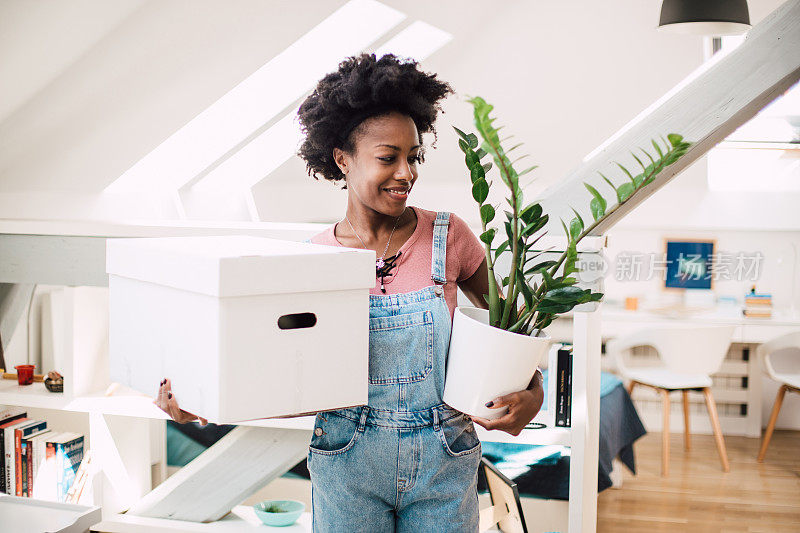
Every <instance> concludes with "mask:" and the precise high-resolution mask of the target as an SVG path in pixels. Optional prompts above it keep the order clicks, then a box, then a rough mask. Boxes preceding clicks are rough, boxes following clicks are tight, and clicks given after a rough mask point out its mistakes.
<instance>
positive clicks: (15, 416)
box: [0, 408, 28, 494]
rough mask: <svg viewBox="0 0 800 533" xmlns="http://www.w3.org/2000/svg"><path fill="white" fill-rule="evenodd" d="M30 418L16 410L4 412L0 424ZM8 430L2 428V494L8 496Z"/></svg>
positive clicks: (0, 447)
mask: <svg viewBox="0 0 800 533" xmlns="http://www.w3.org/2000/svg"><path fill="white" fill-rule="evenodd" d="M26 416H28V413H26V412H25V411H24V410H22V409H19V408H14V409H10V410H6V411H3V414H2V415H0V424H3V425H6V424H9V423H11V422H13V421H15V420H19V419H20V418H24V417H26ZM5 432H6V429H5V428H3V427H0V493H4V494H8V487H7V485H6V439H5Z"/></svg>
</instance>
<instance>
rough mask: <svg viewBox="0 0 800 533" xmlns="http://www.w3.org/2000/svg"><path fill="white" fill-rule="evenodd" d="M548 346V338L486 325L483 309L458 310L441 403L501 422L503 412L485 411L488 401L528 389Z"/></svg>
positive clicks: (504, 411)
mask: <svg viewBox="0 0 800 533" xmlns="http://www.w3.org/2000/svg"><path fill="white" fill-rule="evenodd" d="M550 343H551V339H550V337H549V336H547V335H544V336H539V337H530V336H528V335H520V334H518V333H510V332H508V331H505V330H502V329H498V328H495V327H492V326H490V325H489V311H488V310H486V309H478V308H477V307H457V308H456V310H455V314H454V316H453V333H452V336H451V338H450V353H449V355H448V360H447V377H446V380H445V387H444V398H443V399H444V402H445V403H446V404H447V405H449V406H450V407H452V408H454V409H458V410H459V411H461V412H462V413H466V414H468V415H474V416H480V417H483V418H488V419H495V418H500V417H501V416H503V415H504V414H505V413H506V411H507V409H506V408H500V409H489V408H488V407H486V403H487V402H489V401H491V400H494V399H495V398H497V397H498V396H502V395H504V394H508V393H511V392H517V391H521V390H524V389H526V388H527V387H528V384H529V383H530V381H531V378H532V377H533V373H534V372H535V371H536V367H537V365H538V364H539V361H540V360H541V358H542V356H543V355H544V354H545V353H547V350H548V348H549V347H550Z"/></svg>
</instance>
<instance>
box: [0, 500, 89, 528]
mask: <svg viewBox="0 0 800 533" xmlns="http://www.w3.org/2000/svg"><path fill="white" fill-rule="evenodd" d="M100 515H101V512H100V508H99V507H87V506H84V505H73V504H69V503H56V502H46V501H42V500H35V499H33V498H20V497H17V496H9V495H7V494H0V524H2V525H3V527H2V530H3V531H53V532H70V531H86V530H87V529H88V527H89V526H90V525H91V524H94V523H96V522H97V521H98V520H100V518H101V516H100Z"/></svg>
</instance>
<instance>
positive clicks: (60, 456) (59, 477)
mask: <svg viewBox="0 0 800 533" xmlns="http://www.w3.org/2000/svg"><path fill="white" fill-rule="evenodd" d="M55 446H56V501H58V502H59V503H64V496H65V494H66V491H65V490H64V446H63V445H61V444H60V443H59V444H56V445H55Z"/></svg>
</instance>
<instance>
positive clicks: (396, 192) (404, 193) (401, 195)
mask: <svg viewBox="0 0 800 533" xmlns="http://www.w3.org/2000/svg"><path fill="white" fill-rule="evenodd" d="M383 191H384V192H385V193H386V194H387V195H388V196H389V198H391V199H392V200H395V201H397V202H405V201H406V200H407V199H408V194H409V193H410V192H411V187H391V188H387V189H383Z"/></svg>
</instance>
